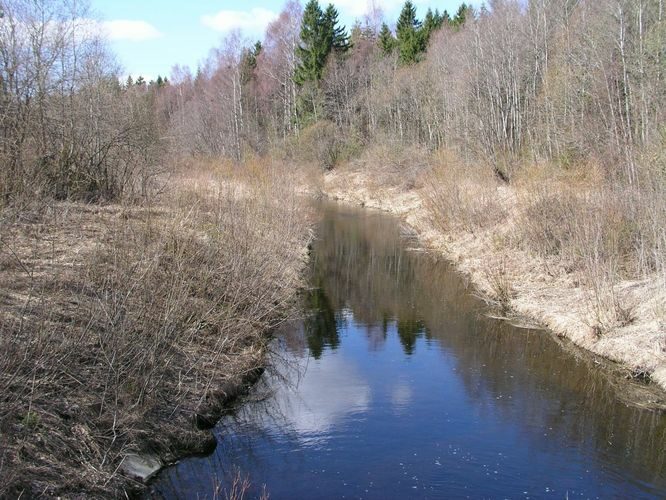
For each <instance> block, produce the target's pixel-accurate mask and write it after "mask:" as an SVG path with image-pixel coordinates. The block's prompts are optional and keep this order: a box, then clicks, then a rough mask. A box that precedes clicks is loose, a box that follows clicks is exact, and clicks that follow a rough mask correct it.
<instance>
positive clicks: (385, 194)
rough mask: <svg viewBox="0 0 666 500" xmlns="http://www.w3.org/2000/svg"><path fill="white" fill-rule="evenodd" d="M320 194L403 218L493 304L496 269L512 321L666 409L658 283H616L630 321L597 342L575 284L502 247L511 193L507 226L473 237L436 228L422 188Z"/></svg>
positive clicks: (341, 176) (339, 184)
mask: <svg viewBox="0 0 666 500" xmlns="http://www.w3.org/2000/svg"><path fill="white" fill-rule="evenodd" d="M322 189H323V192H324V194H325V195H326V196H328V197H329V198H332V199H334V200H339V201H342V202H345V203H351V204H355V205H361V206H365V207H369V208H375V209H379V210H383V211H387V212H389V213H392V214H395V215H397V216H399V217H401V218H402V220H404V222H405V223H406V224H407V225H408V226H409V227H410V228H412V229H413V230H414V231H415V232H416V233H417V234H418V235H419V237H420V239H421V241H422V242H423V243H424V244H425V245H426V246H427V247H428V248H430V249H432V250H434V251H436V252H439V253H441V254H442V255H443V256H444V257H445V258H447V259H448V260H450V261H452V262H453V263H455V265H456V267H457V268H458V269H459V270H460V271H461V272H463V273H464V274H465V275H466V276H468V277H469V279H470V280H471V282H472V283H473V284H474V285H475V287H476V288H477V289H478V290H479V291H480V293H481V294H483V295H484V296H485V297H488V298H489V299H490V300H497V297H496V294H497V284H496V283H494V282H493V281H494V280H496V279H497V276H498V274H497V270H498V269H499V270H501V272H502V278H503V279H506V280H507V282H510V288H511V297H510V309H511V314H514V315H516V314H517V315H521V316H524V317H527V318H529V319H531V320H533V321H536V322H537V323H538V324H540V325H542V326H543V327H545V328H547V329H549V330H550V331H552V332H554V333H555V334H556V335H557V336H559V337H561V338H563V339H568V340H570V341H571V342H572V343H573V344H575V345H576V346H578V347H582V348H584V349H586V350H587V351H589V352H591V353H593V354H595V355H598V356H601V357H602V358H604V359H607V360H610V361H611V362H613V363H618V365H613V364H611V365H610V366H611V367H612V369H613V370H616V371H620V372H622V374H623V375H624V376H626V377H627V378H635V379H640V380H642V381H649V382H652V383H651V384H650V385H651V386H653V387H658V388H659V389H657V390H652V391H649V393H648V394H647V395H646V396H645V397H642V398H641V400H642V403H641V404H644V405H647V406H651V407H655V408H657V407H662V408H663V407H664V405H663V399H664V398H663V394H664V393H663V391H664V390H666V330H665V328H664V323H663V318H661V317H660V312H659V311H660V310H661V309H660V304H662V303H663V301H664V292H663V290H662V289H661V288H660V286H659V283H657V281H652V282H651V281H647V280H646V281H644V282H626V283H621V284H620V285H619V289H620V292H621V293H624V294H625V296H626V297H627V298H629V299H631V300H632V301H633V302H634V303H635V304H636V318H635V320H634V321H632V322H631V324H628V325H626V326H622V327H617V328H614V329H612V330H611V331H609V332H605V333H604V335H602V336H599V335H598V334H597V332H596V330H595V328H594V321H593V319H592V318H591V311H590V307H589V294H588V292H587V291H586V290H585V289H584V288H583V287H581V286H579V285H578V284H577V283H576V281H575V280H574V279H573V277H571V276H570V275H568V274H567V273H566V272H565V271H563V270H558V269H555V270H554V271H552V272H545V271H544V265H543V262H541V261H539V260H538V259H536V258H534V257H533V256H530V255H529V254H527V253H526V252H524V251H521V250H519V249H516V248H511V247H510V246H509V245H506V244H505V243H504V242H505V241H506V240H507V239H508V237H507V232H509V231H511V230H512V227H515V224H516V223H517V220H518V217H517V216H516V215H515V213H516V212H517V210H516V207H515V203H514V202H513V198H514V197H515V194H514V193H512V192H511V190H510V188H508V187H507V188H498V192H497V199H499V200H502V203H504V204H505V205H506V209H507V213H509V214H510V215H509V217H508V220H503V221H501V222H498V223H497V224H495V225H493V226H491V227H488V228H487V229H485V230H484V231H477V232H468V231H463V230H457V231H442V230H441V229H438V228H437V226H436V224H434V223H433V216H432V212H431V211H430V210H429V208H428V206H427V203H426V199H427V194H426V192H425V189H424V188H420V189H404V188H399V187H382V186H378V185H377V182H376V180H372V179H370V178H369V177H368V176H366V175H365V174H363V173H362V172H358V171H350V170H342V171H334V172H330V173H328V174H326V176H325V179H324V183H323V188H322ZM500 191H501V192H500Z"/></svg>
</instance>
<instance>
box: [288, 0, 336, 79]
mask: <svg viewBox="0 0 666 500" xmlns="http://www.w3.org/2000/svg"><path fill="white" fill-rule="evenodd" d="M347 49H349V36H348V35H347V32H346V30H345V28H344V26H339V25H338V11H337V10H336V9H335V7H334V6H333V5H332V4H329V6H328V7H327V8H326V11H325V12H324V11H322V10H321V7H320V6H319V2H318V1H317V0H310V1H309V2H308V3H307V5H306V6H305V10H304V11H303V21H302V23H301V43H300V45H299V46H298V47H296V55H297V56H298V58H299V60H300V64H299V65H298V67H297V68H296V72H295V74H294V81H295V82H296V83H297V84H298V85H303V84H305V83H306V82H315V83H318V82H319V80H321V77H322V73H323V71H324V66H325V65H326V59H327V58H328V55H329V54H330V53H331V51H332V50H335V51H339V52H344V51H346V50H347Z"/></svg>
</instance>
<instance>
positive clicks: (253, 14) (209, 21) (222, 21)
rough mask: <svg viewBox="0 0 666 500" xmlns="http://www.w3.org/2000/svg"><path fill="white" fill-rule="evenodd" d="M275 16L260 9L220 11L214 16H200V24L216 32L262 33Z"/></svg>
mask: <svg viewBox="0 0 666 500" xmlns="http://www.w3.org/2000/svg"><path fill="white" fill-rule="evenodd" d="M275 18H277V14H276V13H275V12H273V11H270V10H268V9H263V8H261V7H257V8H253V9H250V10H249V11H247V10H221V11H219V12H218V13H216V14H209V15H204V16H201V24H203V25H204V26H207V27H208V28H212V29H214V30H216V31H222V32H227V31H231V30H234V29H240V30H243V31H247V32H251V33H262V32H263V31H264V29H266V26H268V25H269V24H270V23H271V21H273V20H275Z"/></svg>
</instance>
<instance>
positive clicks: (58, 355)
mask: <svg viewBox="0 0 666 500" xmlns="http://www.w3.org/2000/svg"><path fill="white" fill-rule="evenodd" d="M207 170H208V173H206V174H202V175H199V176H194V175H193V174H192V172H191V171H190V172H189V173H188V174H187V175H183V176H178V177H177V178H175V179H173V184H174V185H177V186H179V188H178V189H176V190H174V191H171V192H169V194H167V195H164V196H162V197H161V198H159V199H158V200H155V201H154V202H153V203H150V204H144V205H127V204H125V205H107V206H94V205H78V204H71V203H53V204H50V205H48V206H45V207H44V209H43V211H42V213H40V214H35V215H34V217H32V218H30V219H27V217H26V215H27V214H26V213H23V214H22V217H21V218H14V219H9V218H5V219H4V220H3V221H2V232H1V235H2V236H1V251H0V258H1V265H0V281H1V283H2V298H1V300H2V313H1V317H0V318H1V321H0V353H2V354H0V366H1V367H2V369H1V370H0V392H1V393H2V395H3V397H2V400H0V426H1V429H2V432H1V434H0V441H1V446H0V448H1V449H2V457H1V459H0V477H2V482H1V484H2V486H1V487H0V493H2V494H4V495H9V496H12V495H18V494H19V493H20V492H21V491H24V492H28V493H30V494H37V493H39V494H44V495H47V496H57V495H61V494H66V495H77V494H86V495H91V494H92V495H95V496H97V495H100V496H107V495H112V496H115V495H118V494H120V492H121V491H123V490H125V491H128V488H129V489H131V486H132V485H131V483H130V479H131V478H130V477H128V476H127V474H126V473H125V469H124V467H123V462H124V461H125V460H127V459H128V458H129V457H131V456H134V455H139V456H141V455H148V456H152V457H156V458H157V460H158V461H161V462H163V463H165V462H168V461H169V460H173V459H174V458H175V457H176V456H178V455H180V454H183V453H187V452H193V451H201V450H202V449H204V448H205V447H206V446H210V444H211V440H212V437H211V435H208V434H207V433H205V432H204V431H199V430H197V426H198V427H199V428H201V427H204V428H205V427H208V426H211V425H212V424H213V423H214V422H215V420H216V419H217V418H218V417H219V415H220V413H221V411H223V409H224V408H225V407H226V404H227V401H228V399H229V398H230V397H233V396H235V395H237V394H238V392H239V391H240V390H242V387H243V385H244V384H245V383H246V382H247V381H248V380H249V378H251V376H252V374H253V373H255V372H256V370H257V368H258V367H260V366H262V363H263V360H264V358H263V355H264V347H263V346H264V344H265V341H264V338H265V337H264V335H265V333H266V332H267V331H270V330H271V329H272V328H274V327H276V326H277V325H278V324H279V323H280V322H281V321H282V320H284V319H285V318H286V317H287V315H289V314H290V312H289V311H290V306H291V304H292V301H293V298H294V294H295V292H296V290H297V288H298V286H299V285H300V276H301V273H300V272H301V268H302V266H303V264H304V261H305V255H304V249H305V247H306V245H307V238H308V233H307V227H306V225H305V224H304V221H305V220H306V217H305V214H304V212H303V211H302V208H301V202H300V201H299V200H298V199H297V198H296V197H295V196H294V194H293V190H292V189H291V188H290V187H289V180H288V178H289V176H288V175H285V173H284V172H283V171H281V172H271V171H270V169H269V168H266V169H263V173H262V174H261V175H256V176H252V175H250V174H247V175H243V176H242V178H240V179H239V178H238V176H236V177H233V176H231V175H229V174H230V173H229V172H227V173H226V174H223V173H218V174H211V173H210V169H207ZM203 186H205V187H206V188H207V189H206V190H204V187H203ZM213 442H214V440H213ZM135 486H136V485H135Z"/></svg>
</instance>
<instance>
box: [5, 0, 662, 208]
mask: <svg viewBox="0 0 666 500" xmlns="http://www.w3.org/2000/svg"><path fill="white" fill-rule="evenodd" d="M663 1H664V0H529V1H527V2H524V1H518V0H490V1H489V2H488V3H487V4H486V5H484V6H483V7H481V8H478V9H477V8H474V7H472V6H469V5H466V4H462V5H461V6H460V7H459V9H457V11H456V12H455V14H453V15H450V14H449V13H448V12H446V11H444V12H441V13H440V12H439V11H437V10H435V11H432V10H428V11H427V12H426V13H425V16H424V17H423V18H419V16H418V12H417V10H416V8H415V7H414V5H413V4H412V3H411V1H407V2H406V3H405V4H404V6H403V8H402V10H401V13H400V15H399V17H398V19H396V20H395V24H393V23H392V22H391V20H387V19H386V18H385V16H384V15H383V13H382V12H381V11H380V10H379V9H377V8H373V9H371V10H370V12H369V13H368V14H367V15H366V16H365V17H364V18H363V19H360V20H358V21H356V22H355V24H354V25H353V26H352V27H351V29H347V28H346V27H344V26H342V25H341V23H340V21H339V13H338V11H337V9H336V8H335V7H334V5H332V4H329V5H328V6H327V7H322V6H321V5H320V4H319V2H318V1H317V0H309V1H308V3H307V4H306V5H305V7H302V6H301V4H300V3H299V2H298V1H297V0H288V1H287V2H286V4H285V6H284V8H283V9H282V11H281V12H280V14H279V16H278V17H277V19H276V20H275V21H273V22H272V23H270V25H269V26H268V27H267V29H266V32H265V34H264V37H263V40H261V41H260V42H254V43H253V42H249V41H248V40H247V39H245V38H244V37H243V36H242V34H241V33H240V32H234V33H232V34H230V35H229V36H227V38H226V39H225V40H224V41H223V42H222V43H221V45H220V46H219V47H217V48H214V49H213V50H212V51H211V52H210V55H209V57H208V58H207V59H206V60H205V61H204V62H203V63H202V64H201V65H200V67H198V68H197V69H196V71H194V72H192V71H191V70H190V69H188V68H183V67H178V66H176V67H174V68H173V70H172V74H171V76H170V78H168V79H166V78H164V79H162V78H161V77H160V79H161V80H162V81H161V82H154V84H153V85H145V84H142V83H144V82H139V81H137V82H131V84H125V85H122V84H120V83H119V69H118V67H117V65H116V64H115V62H114V59H113V55H112V54H111V53H110V51H109V50H108V48H107V47H106V45H105V42H104V40H103V39H101V38H100V37H99V36H98V35H96V34H95V32H94V30H91V29H90V28H89V26H88V27H87V26H86V25H85V23H84V22H82V21H81V20H83V19H87V18H88V16H87V12H85V11H84V10H83V9H82V8H81V7H80V4H79V3H78V2H76V1H75V0H39V1H36V2H35V1H33V0H3V1H2V2H1V3H2V5H1V7H2V12H3V18H2V19H1V20H0V57H1V61H0V62H1V65H2V66H1V68H0V84H1V85H0V91H1V96H0V113H1V114H0V116H1V123H0V159H1V160H2V164H3V175H2V176H0V177H1V179H0V199H2V200H3V203H8V202H11V200H12V199H15V198H18V197H20V194H21V193H26V192H28V193H35V192H40V193H47V194H48V195H50V196H55V197H58V198H70V197H84V198H113V197H117V196H119V195H121V194H123V193H124V194H127V193H129V194H133V193H141V192H142V191H145V189H147V186H148V185H149V184H150V180H151V179H152V178H154V175H155V173H156V172H159V168H158V167H159V165H160V164H161V154H162V153H164V152H165V151H166V150H167V149H168V148H169V147H171V148H174V150H177V151H179V152H182V153H183V154H186V155H203V156H225V157H229V158H232V159H234V160H237V161H240V160H242V159H243V157H244V156H245V155H247V154H248V153H252V154H257V153H258V154H266V153H270V152H275V151H278V150H281V151H285V150H286V149H287V150H288V149H289V148H288V147H287V146H289V145H291V147H292V149H294V148H295V149H298V148H299V147H301V148H307V146H308V144H307V141H308V140H311V142H312V140H314V141H315V142H317V143H318V144H319V143H321V144H324V145H325V146H326V147H327V148H328V150H329V153H330V154H328V157H329V160H328V161H327V162H325V163H326V164H327V166H330V165H332V164H333V163H335V161H336V160H337V159H338V158H340V157H344V155H349V154H353V152H354V151H358V150H359V149H360V148H363V147H365V146H367V145H369V144H372V143H373V142H376V141H386V140H389V141H398V142H401V143H404V144H418V145H422V146H424V147H427V148H430V149H432V150H435V149H442V148H445V149H447V150H450V151H453V152H455V153H456V154H457V155H458V156H459V157H460V158H463V159H464V160H466V161H477V162H478V161H484V162H488V163H490V164H492V165H493V167H494V170H495V172H496V173H497V175H498V176H500V177H501V178H503V179H505V180H509V179H510V177H511V170H512V168H513V165H516V164H517V163H520V162H551V163H553V164H556V165H560V166H564V167H567V166H570V165H573V164H579V163H584V162H588V161H594V162H598V163H600V164H602V165H603V166H604V168H605V170H606V171H607V173H608V174H609V176H613V177H618V178H620V177H621V178H622V179H624V180H626V181H627V182H628V183H630V184H635V183H637V182H639V181H640V177H641V172H642V171H644V170H645V169H644V168H643V165H645V164H647V163H651V164H655V163H659V162H661V163H659V164H660V165H663V161H664V160H663V150H664V147H663V146H664V141H665V138H664V114H665V111H664V110H665V109H666V106H664V104H665V102H666V82H664V75H665V74H666V48H665V47H666V22H665V21H664V6H663ZM141 80H142V79H141ZM128 83H129V82H128ZM313 130H314V131H317V132H316V133H314V134H313V133H312V131H313ZM313 137H314V139H312V138H313ZM299 141H300V143H299ZM660 168H662V169H663V166H662V167H660Z"/></svg>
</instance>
